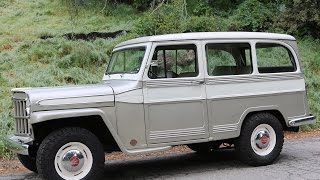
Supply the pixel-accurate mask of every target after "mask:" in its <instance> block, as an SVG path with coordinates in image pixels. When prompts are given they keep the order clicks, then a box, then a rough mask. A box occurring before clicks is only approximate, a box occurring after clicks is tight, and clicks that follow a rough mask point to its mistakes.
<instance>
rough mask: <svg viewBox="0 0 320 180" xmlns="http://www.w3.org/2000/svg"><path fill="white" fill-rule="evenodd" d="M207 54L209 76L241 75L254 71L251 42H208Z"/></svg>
mask: <svg viewBox="0 0 320 180" xmlns="http://www.w3.org/2000/svg"><path fill="white" fill-rule="evenodd" d="M206 55H207V70H208V74H209V76H226V75H241V74H251V73H252V63H251V59H252V58H251V48H250V44H247V43H222V44H218V43H214V44H207V45H206Z"/></svg>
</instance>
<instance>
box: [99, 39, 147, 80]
mask: <svg viewBox="0 0 320 180" xmlns="http://www.w3.org/2000/svg"><path fill="white" fill-rule="evenodd" d="M151 46H152V43H151V42H146V43H138V44H131V45H127V46H121V47H116V48H114V49H113V51H112V55H111V57H110V60H109V62H108V65H107V67H106V70H105V72H104V76H103V79H102V80H103V81H105V80H112V79H122V80H125V79H127V80H142V76H143V73H144V68H145V64H146V62H147V60H148V55H149V52H150V49H151ZM135 48H145V53H144V57H143V59H142V62H141V65H140V69H139V72H137V73H125V72H123V73H121V72H119V73H109V74H108V73H107V71H108V69H109V66H110V64H111V63H110V62H111V58H112V56H113V54H114V53H116V52H119V51H123V50H127V49H135Z"/></svg>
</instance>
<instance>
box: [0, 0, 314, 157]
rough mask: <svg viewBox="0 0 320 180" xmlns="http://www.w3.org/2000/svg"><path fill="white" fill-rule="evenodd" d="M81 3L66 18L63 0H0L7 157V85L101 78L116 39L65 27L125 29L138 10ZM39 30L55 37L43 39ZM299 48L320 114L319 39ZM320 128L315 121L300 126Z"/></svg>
mask: <svg viewBox="0 0 320 180" xmlns="http://www.w3.org/2000/svg"><path fill="white" fill-rule="evenodd" d="M94 6H95V7H90V8H89V9H88V8H87V9H86V8H85V7H81V8H80V9H79V12H78V16H77V18H75V19H74V20H73V21H71V20H70V13H69V12H70V10H69V8H68V6H67V4H66V2H65V1H62V0H60V1H59V0H19V1H18V0H7V1H0V24H1V26H0V156H2V157H12V153H10V152H9V151H8V150H7V149H6V148H5V145H4V143H3V141H2V140H1V139H2V138H3V137H4V136H5V135H6V134H10V133H12V132H13V126H14V120H13V118H12V117H11V116H10V113H9V112H10V111H11V109H12V105H11V97H10V96H11V94H10V89H12V88H15V87H36V86H58V85H65V84H87V83H95V82H98V81H100V80H101V78H102V75H103V72H104V71H105V66H106V63H107V61H108V59H109V54H110V52H111V50H112V48H113V47H114V45H116V44H117V43H118V42H120V41H123V40H124V39H127V38H130V36H132V35H130V34H128V35H125V36H121V37H118V38H115V39H108V40H104V39H97V40H95V41H82V40H79V41H68V40H66V39H64V38H62V35H63V34H65V33H70V32H76V33H80V32H81V33H88V32H92V31H116V30H130V29H131V28H132V26H133V24H134V22H135V20H136V19H137V18H138V17H140V14H139V13H138V12H136V10H134V9H133V8H131V7H129V6H126V5H119V6H117V7H106V8H105V9H102V8H103V5H101V4H100V5H99V4H96V5H94ZM42 35H50V36H54V38H51V39H47V40H42V39H40V37H41V36H42ZM298 42H299V48H300V52H301V57H302V62H303V65H304V67H305V75H306V80H307V88H308V97H309V104H310V108H311V110H312V113H314V114H315V115H317V116H318V117H320V103H318V102H320V91H319V89H320V68H319V67H320V59H319V58H320V52H319V49H320V41H319V40H314V39H311V38H306V39H301V40H299V41H298ZM310 128H320V121H319V119H318V122H317V124H316V125H312V126H307V127H305V129H310Z"/></svg>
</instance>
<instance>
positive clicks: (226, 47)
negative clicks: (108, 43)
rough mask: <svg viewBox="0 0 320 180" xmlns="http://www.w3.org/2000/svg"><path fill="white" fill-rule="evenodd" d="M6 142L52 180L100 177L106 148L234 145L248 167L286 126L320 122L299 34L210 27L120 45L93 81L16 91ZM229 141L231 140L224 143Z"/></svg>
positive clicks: (268, 158) (270, 153) (272, 149)
mask: <svg viewBox="0 0 320 180" xmlns="http://www.w3.org/2000/svg"><path fill="white" fill-rule="evenodd" d="M12 93H13V103H14V110H13V111H14V116H15V119H16V133H15V134H14V135H12V136H11V137H10V138H9V139H8V140H9V141H10V142H11V143H12V146H13V145H14V144H15V145H16V146H18V147H19V148H18V152H17V153H18V157H19V159H20V161H21V163H22V164H24V165H25V166H26V167H27V168H28V169H30V170H32V171H34V172H38V173H39V174H40V175H42V176H43V177H45V178H48V179H95V178H96V177H97V176H98V175H99V174H100V172H101V170H103V167H104V161H105V159H104V154H105V153H108V152H112V151H122V152H124V153H126V154H137V153H149V152H154V151H161V150H167V149H170V148H171V147H172V146H175V145H187V146H188V147H190V148H191V149H192V150H194V151H196V152H198V153H200V154H205V155H208V156H209V155H210V153H208V152H211V151H214V150H217V149H219V148H228V147H230V148H235V150H236V152H237V153H239V159H240V160H241V161H242V162H244V163H247V164H248V165H253V166H260V165H268V164H270V163H272V162H273V161H274V160H275V159H276V158H277V157H278V156H279V154H280V152H281V149H282V145H283V131H297V130H298V128H299V126H301V125H303V124H311V123H314V122H315V117H314V116H312V115H310V113H309V109H308V104H307V97H306V89H305V80H304V78H303V73H302V68H301V65H300V62H299V53H298V47H297V43H296V40H295V38H294V37H292V36H289V35H283V34H272V33H252V32H206V33H184V34H168V35H160V36H150V37H142V38H137V39H132V40H129V41H125V42H123V43H120V44H119V45H117V46H116V47H115V49H114V50H113V53H112V56H111V59H110V61H109V65H108V67H107V70H106V72H105V74H104V76H103V80H102V82H101V83H99V84H95V85H79V86H64V87H48V88H17V89H13V90H12ZM222 144H223V145H222Z"/></svg>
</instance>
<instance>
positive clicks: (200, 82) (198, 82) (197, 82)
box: [191, 80, 204, 84]
mask: <svg viewBox="0 0 320 180" xmlns="http://www.w3.org/2000/svg"><path fill="white" fill-rule="evenodd" d="M191 84H204V80H196V81H191Z"/></svg>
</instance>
